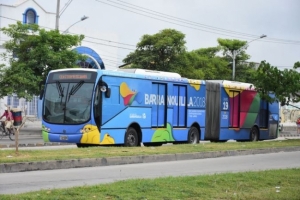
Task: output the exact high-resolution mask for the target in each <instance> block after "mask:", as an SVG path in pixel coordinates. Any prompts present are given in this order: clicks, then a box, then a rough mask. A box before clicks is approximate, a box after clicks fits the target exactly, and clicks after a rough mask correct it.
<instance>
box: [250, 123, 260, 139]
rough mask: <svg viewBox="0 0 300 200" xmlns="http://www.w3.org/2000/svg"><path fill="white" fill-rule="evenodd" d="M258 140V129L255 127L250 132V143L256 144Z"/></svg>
mask: <svg viewBox="0 0 300 200" xmlns="http://www.w3.org/2000/svg"><path fill="white" fill-rule="evenodd" d="M257 140H258V129H257V128H256V127H255V126H253V127H252V128H251V130H250V141H252V142H255V141H257Z"/></svg>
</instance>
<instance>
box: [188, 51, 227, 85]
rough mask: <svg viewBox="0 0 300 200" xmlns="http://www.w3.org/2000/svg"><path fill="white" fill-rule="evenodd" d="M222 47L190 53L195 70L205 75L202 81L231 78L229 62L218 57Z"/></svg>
mask: <svg viewBox="0 0 300 200" xmlns="http://www.w3.org/2000/svg"><path fill="white" fill-rule="evenodd" d="M219 51H220V47H209V48H202V49H198V50H194V51H191V52H189V58H190V63H191V65H192V66H194V68H195V70H201V71H202V72H203V74H204V76H203V77H202V79H206V80H213V79H217V80H222V79H228V78H229V77H230V73H231V71H230V69H229V68H228V62H227V60H226V59H224V58H223V57H220V56H218V55H217V53H218V52H219Z"/></svg>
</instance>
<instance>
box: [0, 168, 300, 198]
mask: <svg viewBox="0 0 300 200" xmlns="http://www.w3.org/2000/svg"><path fill="white" fill-rule="evenodd" d="M299 186H300V168H299V169H285V170H268V171H260V172H243V173H227V174H214V175H203V176H186V177H166V178H156V179H136V180H126V181H118V182H115V183H111V184H101V185H95V186H82V187H73V188H68V189H53V190H41V191H37V192H30V193H24V194H18V195H0V199H1V200H8V199H11V200H14V199H38V200H40V199H66V200H68V199H70V200H76V199H80V200H81V199H108V200H115V199H116V200H123V199H124V200H125V199H133V200H135V199H141V200H142V199H147V200H151V199H155V200H156V199H162V200H169V199H170V200H171V199H172V200H173V199H184V200H186V199H188V200H192V199H204V200H221V199H222V200H225V199H230V200H231V199H241V200H242V199H250V200H254V199H255V200H277V199H284V200H299V199H300V187H299Z"/></svg>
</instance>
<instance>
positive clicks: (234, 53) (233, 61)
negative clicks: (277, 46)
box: [232, 35, 267, 81]
mask: <svg viewBox="0 0 300 200" xmlns="http://www.w3.org/2000/svg"><path fill="white" fill-rule="evenodd" d="M264 37H267V36H266V35H261V36H260V37H259V38H256V39H254V40H258V39H261V38H264ZM254 40H251V41H250V42H253V41H254ZM250 42H247V43H246V44H245V45H244V46H242V47H241V48H239V49H237V50H233V52H232V80H233V81H235V64H236V63H235V59H236V56H237V55H238V54H239V53H240V52H241V51H242V50H244V49H245V48H247V47H248V45H249V43H250Z"/></svg>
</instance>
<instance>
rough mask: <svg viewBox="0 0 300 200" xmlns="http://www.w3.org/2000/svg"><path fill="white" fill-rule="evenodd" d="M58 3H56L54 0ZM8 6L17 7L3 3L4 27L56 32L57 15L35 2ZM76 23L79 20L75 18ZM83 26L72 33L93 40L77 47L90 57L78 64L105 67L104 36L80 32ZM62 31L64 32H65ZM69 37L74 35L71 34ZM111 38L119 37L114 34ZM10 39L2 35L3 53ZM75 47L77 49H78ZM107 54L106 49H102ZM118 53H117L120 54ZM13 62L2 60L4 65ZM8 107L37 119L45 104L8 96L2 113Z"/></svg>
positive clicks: (0, 15) (29, 0)
mask: <svg viewBox="0 0 300 200" xmlns="http://www.w3.org/2000/svg"><path fill="white" fill-rule="evenodd" d="M53 2H54V3H55V4H56V1H53ZM7 3H14V4H13V5H5V4H0V28H3V27H8V25H9V24H15V23H16V22H17V21H21V22H23V23H36V24H38V25H39V26H40V27H41V28H44V29H46V30H50V29H55V23H56V13H53V12H48V11H47V10H46V9H44V8H43V7H41V6H40V5H39V4H38V3H37V2H36V1H35V0H19V1H7ZM76 20H79V19H74V21H75V22H76ZM72 23H74V22H70V23H69V24H63V23H61V24H59V29H60V30H64V31H65V30H68V28H69V27H70V25H72ZM79 27H80V26H78V25H76V27H72V31H71V32H72V34H73V33H74V34H75V33H77V34H84V33H85V32H88V34H89V37H88V38H87V39H86V40H85V41H83V42H82V46H80V47H76V49H77V51H78V52H79V53H81V54H85V55H87V56H88V57H89V59H87V60H86V62H84V63H78V64H79V65H81V66H82V67H92V68H99V67H101V68H102V69H104V68H105V66H104V63H103V61H102V58H101V57H100V54H99V52H100V46H99V45H97V36H99V35H100V34H99V33H98V32H96V31H90V30H86V29H80V28H79ZM64 31H61V32H64ZM68 34H71V33H70V32H68ZM110 37H116V36H114V35H113V34H110ZM112 39H116V38H112ZM8 40H10V38H8V37H7V36H6V35H4V34H3V33H1V32H0V53H3V52H4V51H5V49H4V48H3V43H4V42H5V41H8ZM74 48H75V47H74ZM101 50H102V51H103V46H101ZM116 54H117V52H116ZM3 63H4V64H6V65H8V64H9V63H7V62H5V61H3V60H2V59H0V64H3ZM4 104H7V105H10V106H11V107H13V108H20V109H22V110H24V108H26V115H30V116H35V117H37V118H40V117H41V116H40V114H39V113H41V112H40V108H41V102H40V101H39V100H38V97H34V98H33V100H32V101H31V102H26V101H25V99H19V98H18V97H17V96H16V95H13V96H8V97H5V98H3V99H1V100H0V112H3V111H4V109H5V106H4Z"/></svg>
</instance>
